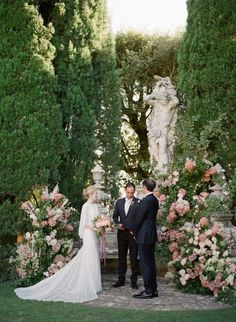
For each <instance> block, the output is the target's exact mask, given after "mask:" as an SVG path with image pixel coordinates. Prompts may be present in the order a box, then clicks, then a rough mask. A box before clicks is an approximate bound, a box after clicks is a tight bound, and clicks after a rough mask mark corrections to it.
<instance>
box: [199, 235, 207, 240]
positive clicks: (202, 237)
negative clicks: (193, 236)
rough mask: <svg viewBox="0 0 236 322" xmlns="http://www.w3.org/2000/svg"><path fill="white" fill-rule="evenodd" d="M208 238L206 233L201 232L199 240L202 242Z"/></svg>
mask: <svg viewBox="0 0 236 322" xmlns="http://www.w3.org/2000/svg"><path fill="white" fill-rule="evenodd" d="M206 239H207V236H206V234H200V235H199V236H198V240H199V241H200V242H204V241H205V240H206Z"/></svg>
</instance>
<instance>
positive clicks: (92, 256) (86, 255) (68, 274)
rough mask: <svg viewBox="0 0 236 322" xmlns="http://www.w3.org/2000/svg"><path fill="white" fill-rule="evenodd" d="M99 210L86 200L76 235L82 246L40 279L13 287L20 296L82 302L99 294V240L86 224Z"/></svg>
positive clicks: (100, 288) (89, 222)
mask: <svg viewBox="0 0 236 322" xmlns="http://www.w3.org/2000/svg"><path fill="white" fill-rule="evenodd" d="M98 214H99V212H98V208H97V206H96V204H94V203H92V202H88V201H87V202H86V203H85V204H84V205H83V207H82V211H81V219H80V226H79V235H80V237H81V238H83V246H82V247H81V249H80V250H79V252H78V254H77V255H76V256H75V257H74V258H73V259H72V260H71V261H70V262H69V263H68V264H67V265H66V266H64V267H63V268H62V269H60V271H58V272H57V273H55V274H54V275H52V276H50V277H48V278H46V279H44V280H42V281H40V282H39V283H37V284H35V285H33V286H29V287H21V288H17V289H15V293H16V295H17V296H18V297H20V298H22V299H30V300H41V301H63V302H72V303H78V302H79V303H82V302H87V301H92V300H95V299H97V298H98V295H97V293H98V292H100V291H101V290H102V285H101V268H100V256H99V243H98V238H97V235H96V233H95V232H94V231H92V230H91V229H89V228H87V227H86V224H91V222H92V220H93V219H94V218H95V217H96V216H97V215H98Z"/></svg>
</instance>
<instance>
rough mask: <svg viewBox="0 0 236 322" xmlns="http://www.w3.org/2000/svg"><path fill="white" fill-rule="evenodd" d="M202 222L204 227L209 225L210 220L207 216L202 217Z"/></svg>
mask: <svg viewBox="0 0 236 322" xmlns="http://www.w3.org/2000/svg"><path fill="white" fill-rule="evenodd" d="M199 223H200V226H201V227H203V226H208V225H209V220H208V219H207V217H202V218H201V219H200V221H199Z"/></svg>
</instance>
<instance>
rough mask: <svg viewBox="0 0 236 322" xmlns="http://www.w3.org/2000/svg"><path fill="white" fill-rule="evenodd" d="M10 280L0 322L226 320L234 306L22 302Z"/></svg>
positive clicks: (0, 296)
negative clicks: (168, 308)
mask: <svg viewBox="0 0 236 322" xmlns="http://www.w3.org/2000/svg"><path fill="white" fill-rule="evenodd" d="M13 290H14V286H13V284H11V283H2V284H0V321H1V322H75V321H76V322H77V321H78V322H87V321H89V322H93V321H94V322H95V321H96V322H97V321H99V322H112V321H120V322H131V321H132V322H140V321H145V322H155V321H157V322H230V321H232V322H233V321H235V316H236V308H235V307H234V308H229V309H219V310H204V311H203V310H202V311H175V312H174V311H172V312H163V311H162V312H161V311H159V312H150V311H146V312H144V311H138V310H128V309H113V308H94V307H89V306H87V305H84V304H83V305H82V304H71V303H62V302H41V301H25V300H20V299H18V298H17V297H16V296H15V294H14V291H13Z"/></svg>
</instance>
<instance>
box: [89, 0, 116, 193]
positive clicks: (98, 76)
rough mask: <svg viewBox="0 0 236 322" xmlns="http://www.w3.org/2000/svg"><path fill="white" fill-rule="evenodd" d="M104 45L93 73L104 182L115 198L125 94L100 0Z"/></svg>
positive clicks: (94, 58)
mask: <svg viewBox="0 0 236 322" xmlns="http://www.w3.org/2000/svg"><path fill="white" fill-rule="evenodd" d="M99 9H100V10H99V12H98V17H99V22H100V25H99V26H100V48H97V49H96V50H95V52H94V53H93V75H94V81H95V88H96V93H97V98H98V99H99V105H100V112H99V115H98V122H97V140H98V145H99V148H98V149H99V152H100V153H99V155H100V157H99V160H100V163H101V165H102V167H103V169H104V185H105V188H106V191H107V192H109V193H110V195H111V196H112V197H113V198H116V197H117V195H118V185H117V175H118V172H119V170H120V169H121V163H120V145H121V95H120V83H119V75H118V71H117V66H116V53H115V41H114V38H113V37H112V33H111V30H110V26H109V22H108V19H107V10H106V1H103V0H102V1H100V8H99Z"/></svg>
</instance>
